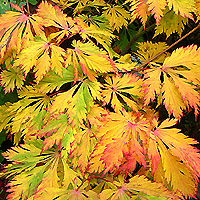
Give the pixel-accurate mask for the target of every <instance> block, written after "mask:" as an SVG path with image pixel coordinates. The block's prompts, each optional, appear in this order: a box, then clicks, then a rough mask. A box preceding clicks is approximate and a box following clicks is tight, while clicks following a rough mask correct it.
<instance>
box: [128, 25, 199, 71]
mask: <svg viewBox="0 0 200 200" xmlns="http://www.w3.org/2000/svg"><path fill="white" fill-rule="evenodd" d="M198 28H200V23H199V24H198V25H197V26H196V27H195V28H193V29H192V30H191V31H190V32H189V33H187V34H185V35H184V36H183V37H181V38H180V39H179V40H177V41H176V42H174V43H173V44H172V45H170V46H169V47H167V48H166V49H164V50H163V51H161V52H159V53H158V54H156V55H155V56H153V57H152V58H150V59H149V60H147V61H146V62H145V63H143V64H142V65H140V66H139V67H138V68H137V71H139V70H141V69H142V68H143V67H145V65H147V64H149V63H150V62H151V61H152V60H154V59H156V58H157V57H158V56H160V55H161V54H163V53H165V52H166V51H168V50H169V49H171V48H172V47H173V46H175V45H176V44H178V43H179V42H180V41H181V40H183V39H184V38H186V37H187V36H188V35H190V34H191V33H193V32H194V31H196V30H197V29H198ZM134 72H136V70H131V73H134Z"/></svg>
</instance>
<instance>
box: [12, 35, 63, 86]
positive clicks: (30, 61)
mask: <svg viewBox="0 0 200 200" xmlns="http://www.w3.org/2000/svg"><path fill="white" fill-rule="evenodd" d="M30 44H31V46H29V47H27V48H24V49H23V50H22V51H21V52H20V54H19V55H18V56H17V60H15V61H14V64H13V67H16V66H20V68H21V69H22V70H23V71H24V73H25V75H27V73H28V72H29V71H30V70H31V69H32V68H33V67H34V66H35V67H34V72H35V77H36V81H37V82H39V81H40V80H41V79H42V78H43V76H44V75H45V74H46V73H47V72H48V71H49V70H50V69H52V70H54V71H55V72H56V73H57V74H58V75H60V76H62V68H63V63H64V58H63V57H64V56H65V51H64V49H62V48H60V47H58V46H56V45H55V44H53V43H52V44H51V43H49V41H48V40H47V38H46V37H45V35H44V34H41V35H40V37H39V36H36V37H35V41H31V42H30Z"/></svg>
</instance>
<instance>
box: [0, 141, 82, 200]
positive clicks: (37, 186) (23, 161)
mask: <svg viewBox="0 0 200 200" xmlns="http://www.w3.org/2000/svg"><path fill="white" fill-rule="evenodd" d="M42 146H43V145H42V141H41V140H39V139H37V140H31V141H30V142H29V143H26V144H24V145H22V146H21V147H13V148H12V150H10V151H9V152H6V153H4V156H5V157H6V158H7V159H8V160H10V161H14V162H13V163H12V164H10V165H8V166H7V167H6V169H5V171H4V173H3V174H1V175H6V174H7V175H8V176H12V175H15V177H14V178H12V180H11V181H10V183H9V185H10V189H9V190H8V191H9V192H11V193H10V194H9V195H8V199H20V198H21V199H22V200H25V199H27V198H28V197H30V196H31V195H33V196H34V195H35V194H36V192H37V190H38V191H40V190H41V189H42V190H43V189H44V188H46V187H59V181H62V182H63V184H64V185H65V187H66V188H68V186H69V184H70V183H71V184H72V185H73V184H74V182H73V181H74V180H75V179H77V183H78V184H80V182H79V181H78V176H79V175H78V174H77V173H76V172H74V171H73V170H72V169H70V168H69V166H68V164H67V163H66V161H65V160H63V159H62V158H60V154H59V153H58V151H57V150H55V149H51V150H47V151H45V152H43V153H42V154H40V153H41V150H42ZM59 165H61V166H62V167H63V171H62V174H59V172H58V168H59ZM36 196H37V195H36Z"/></svg>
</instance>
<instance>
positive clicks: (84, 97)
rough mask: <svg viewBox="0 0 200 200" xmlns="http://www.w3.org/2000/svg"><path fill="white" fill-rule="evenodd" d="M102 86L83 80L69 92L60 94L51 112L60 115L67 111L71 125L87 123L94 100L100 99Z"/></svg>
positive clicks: (50, 109)
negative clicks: (59, 113)
mask: <svg viewBox="0 0 200 200" xmlns="http://www.w3.org/2000/svg"><path fill="white" fill-rule="evenodd" d="M100 86H101V84H100V83H99V82H91V81H89V80H88V79H85V80H82V81H81V82H79V83H78V84H77V85H75V86H74V87H72V88H71V89H70V90H68V91H67V92H63V93H61V94H58V95H57V97H55V99H54V102H53V104H52V106H51V107H50V108H49V111H50V112H51V113H53V112H57V113H58V112H64V111H66V110H67V113H68V116H69V123H72V124H73V126H74V125H76V126H79V124H82V123H83V120H84V121H86V117H87V114H88V112H89V110H90V108H91V107H92V106H93V105H94V100H95V99H100V90H101V88H100ZM61 104H62V107H61V106H60V105H61Z"/></svg>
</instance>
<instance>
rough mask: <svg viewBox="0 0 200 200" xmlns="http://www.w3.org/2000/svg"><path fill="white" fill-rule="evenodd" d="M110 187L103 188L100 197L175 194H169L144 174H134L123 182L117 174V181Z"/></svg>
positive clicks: (172, 197)
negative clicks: (127, 181) (127, 180)
mask: <svg viewBox="0 0 200 200" xmlns="http://www.w3.org/2000/svg"><path fill="white" fill-rule="evenodd" d="M111 187H112V188H111V189H104V190H103V191H102V192H101V193H100V199H102V200H103V199H106V198H110V197H111V199H113V200H115V199H116V200H117V199H154V198H155V199H159V200H164V199H176V198H177V197H176V195H173V194H171V193H170V192H169V191H167V189H166V188H165V187H163V185H162V184H160V183H152V182H151V181H149V180H148V179H147V178H146V177H145V176H138V175H136V176H134V177H132V178H130V179H129V183H125V181H124V180H123V177H121V176H119V177H118V181H114V182H113V185H112V186H111Z"/></svg>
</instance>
